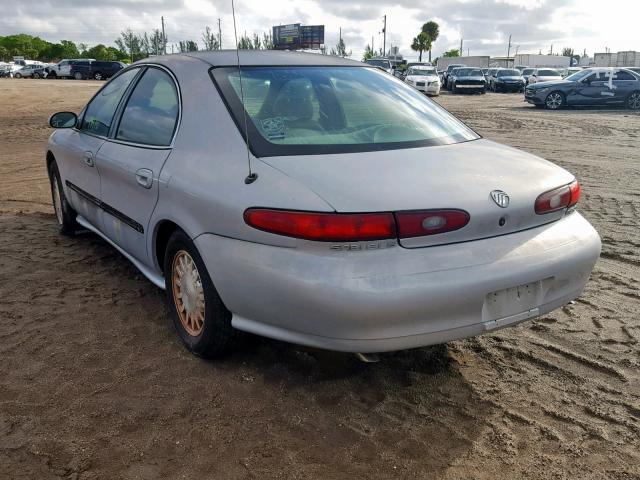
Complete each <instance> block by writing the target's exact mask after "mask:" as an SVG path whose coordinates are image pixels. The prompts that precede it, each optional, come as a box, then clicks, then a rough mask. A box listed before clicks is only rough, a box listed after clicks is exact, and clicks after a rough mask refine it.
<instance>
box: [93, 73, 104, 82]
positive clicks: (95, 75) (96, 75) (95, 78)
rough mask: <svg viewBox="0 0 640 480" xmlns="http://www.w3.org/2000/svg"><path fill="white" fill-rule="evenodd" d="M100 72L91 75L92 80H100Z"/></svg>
mask: <svg viewBox="0 0 640 480" xmlns="http://www.w3.org/2000/svg"><path fill="white" fill-rule="evenodd" d="M102 78H103V77H102V72H96V73H94V74H93V79H94V80H102Z"/></svg>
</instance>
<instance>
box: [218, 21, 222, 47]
mask: <svg viewBox="0 0 640 480" xmlns="http://www.w3.org/2000/svg"><path fill="white" fill-rule="evenodd" d="M218 48H219V49H220V50H222V27H221V26H220V19H218Z"/></svg>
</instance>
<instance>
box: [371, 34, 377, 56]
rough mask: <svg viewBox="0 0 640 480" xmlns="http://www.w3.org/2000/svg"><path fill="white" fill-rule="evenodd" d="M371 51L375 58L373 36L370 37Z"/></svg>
mask: <svg viewBox="0 0 640 480" xmlns="http://www.w3.org/2000/svg"><path fill="white" fill-rule="evenodd" d="M371 51H372V52H373V56H374V57H375V56H376V49H375V48H373V35H371Z"/></svg>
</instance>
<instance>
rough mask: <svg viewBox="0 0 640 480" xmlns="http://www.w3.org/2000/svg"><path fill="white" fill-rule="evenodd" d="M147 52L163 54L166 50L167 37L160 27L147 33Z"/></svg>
mask: <svg viewBox="0 0 640 480" xmlns="http://www.w3.org/2000/svg"><path fill="white" fill-rule="evenodd" d="M148 38H149V54H152V55H164V54H165V52H166V50H167V39H166V38H165V36H164V35H163V34H162V31H160V29H158V28H156V29H155V30H153V31H152V32H151V35H149V37H148Z"/></svg>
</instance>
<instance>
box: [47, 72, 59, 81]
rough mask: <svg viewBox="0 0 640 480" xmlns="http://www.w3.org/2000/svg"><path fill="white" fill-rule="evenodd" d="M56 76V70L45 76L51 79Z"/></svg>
mask: <svg viewBox="0 0 640 480" xmlns="http://www.w3.org/2000/svg"><path fill="white" fill-rule="evenodd" d="M56 77H57V75H56V72H49V74H48V75H47V78H50V79H51V80H55V78H56Z"/></svg>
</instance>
